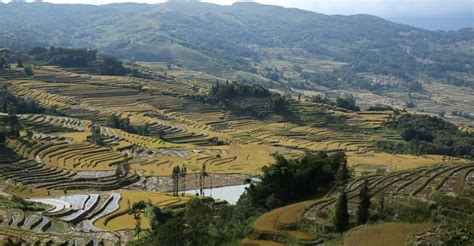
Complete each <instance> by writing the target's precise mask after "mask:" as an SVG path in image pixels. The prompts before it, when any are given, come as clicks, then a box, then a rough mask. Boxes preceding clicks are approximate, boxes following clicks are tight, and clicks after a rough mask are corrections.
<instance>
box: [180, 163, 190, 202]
mask: <svg viewBox="0 0 474 246" xmlns="http://www.w3.org/2000/svg"><path fill="white" fill-rule="evenodd" d="M186 175H188V170H187V169H186V167H185V166H183V167H182V168H181V175H180V177H182V178H183V196H184V195H185V194H186Z"/></svg>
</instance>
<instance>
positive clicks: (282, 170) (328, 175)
mask: <svg viewBox="0 0 474 246" xmlns="http://www.w3.org/2000/svg"><path fill="white" fill-rule="evenodd" d="M274 157H275V164H273V165H271V166H268V167H265V168H264V169H263V175H262V177H261V181H260V182H258V183H255V184H251V186H250V187H249V188H248V190H247V192H248V195H249V197H250V199H251V201H252V203H253V204H254V206H255V207H262V208H265V209H273V208H276V207H279V206H282V205H285V204H288V203H290V202H293V201H295V200H300V199H304V198H308V197H313V196H316V195H320V194H323V193H324V192H326V191H327V190H329V189H330V188H331V187H332V186H333V185H335V184H336V179H338V178H340V181H341V182H342V183H344V182H346V181H347V179H348V178H349V177H350V173H349V170H348V169H347V159H346V156H345V154H344V153H342V152H338V153H334V154H331V155H328V154H326V153H323V152H321V153H310V152H308V153H306V154H305V155H304V156H303V157H301V158H299V159H286V158H285V157H283V156H281V155H278V154H275V155H274Z"/></svg>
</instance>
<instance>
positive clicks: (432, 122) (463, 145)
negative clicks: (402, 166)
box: [379, 114, 474, 158]
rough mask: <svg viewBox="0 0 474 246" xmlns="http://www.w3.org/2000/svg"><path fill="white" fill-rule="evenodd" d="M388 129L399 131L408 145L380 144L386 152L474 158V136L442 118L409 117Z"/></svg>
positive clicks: (406, 116)
mask: <svg viewBox="0 0 474 246" xmlns="http://www.w3.org/2000/svg"><path fill="white" fill-rule="evenodd" d="M385 126H386V127H388V128H391V129H394V130H396V131H398V132H399V133H400V136H401V137H402V138H403V139H404V140H405V141H406V142H404V143H393V142H380V143H379V146H380V147H381V148H382V149H386V150H390V151H394V152H408V153H414V154H439V155H447V156H458V157H467V158H473V157H474V133H469V132H463V131H461V130H459V129H458V127H457V126H456V125H454V124H452V123H450V122H447V121H445V120H443V119H442V118H439V117H433V116H428V115H411V114H405V115H402V116H401V117H399V118H398V119H397V120H395V121H391V122H388V123H386V124H385Z"/></svg>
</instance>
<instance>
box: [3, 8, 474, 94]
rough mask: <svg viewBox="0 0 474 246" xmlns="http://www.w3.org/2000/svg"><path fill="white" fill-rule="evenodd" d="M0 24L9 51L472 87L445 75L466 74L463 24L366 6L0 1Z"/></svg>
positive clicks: (467, 33) (472, 35) (295, 83)
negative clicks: (387, 16)
mask: <svg viewBox="0 0 474 246" xmlns="http://www.w3.org/2000/svg"><path fill="white" fill-rule="evenodd" d="M0 30H1V31H0V36H1V39H0V44H1V45H0V46H3V47H6V48H10V49H13V50H17V49H23V50H25V49H28V48H32V47H34V46H50V45H51V46H61V47H87V48H95V49H98V50H99V51H102V52H106V53H110V54H114V55H116V56H119V57H122V58H128V59H134V60H139V61H161V62H167V63H171V64H179V65H182V66H185V67H188V68H191V69H194V70H198V71H202V72H206V73H210V74H213V75H226V76H227V77H232V76H234V77H235V76H236V72H237V71H243V72H245V74H246V76H244V77H245V78H247V77H248V74H257V75H261V76H263V77H265V78H268V79H270V80H272V81H274V82H276V84H278V85H282V84H283V85H285V84H289V85H290V86H292V87H297V88H307V87H312V86H313V85H314V84H316V85H321V86H325V87H338V86H340V84H342V85H344V84H348V85H350V86H351V87H363V88H368V89H372V90H374V89H377V88H379V87H383V86H380V85H378V84H377V83H374V82H373V81H371V80H368V79H364V76H363V75H362V73H374V74H383V75H391V76H395V77H397V78H401V79H403V80H404V81H407V83H411V82H413V81H416V80H417V79H416V77H417V76H419V75H420V74H427V75H428V76H429V77H433V78H436V79H440V80H441V81H443V82H445V83H450V84H456V85H463V86H473V84H472V80H470V79H466V78H465V76H464V77H463V76H460V75H459V74H456V75H455V74H454V73H463V74H466V73H467V74H469V75H470V76H472V73H473V69H472V67H473V66H474V64H473V62H472V61H473V60H474V54H473V52H472V49H469V47H470V46H471V47H472V44H473V42H474V32H473V30H472V29H462V30H459V31H451V32H442V31H438V32H433V31H427V30H423V29H418V28H414V27H410V26H407V25H401V24H396V23H393V22H390V21H387V20H384V19H382V18H378V17H375V16H369V15H353V16H340V15H332V16H329V15H323V14H318V13H314V12H309V11H304V10H299V9H288V8H283V7H277V6H267V5H260V4H256V3H236V4H233V5H231V6H220V5H214V4H208V3H199V2H195V3H176V2H171V3H163V4H155V5H148V4H131V3H126V4H110V5H103V6H94V5H61V4H48V3H34V4H33V3H30V4H27V3H14V4H2V6H1V8H0ZM321 60H323V61H337V62H339V63H337V64H336V65H335V64H331V65H330V66H329V67H328V70H326V71H314V68H313V69H311V66H312V65H314V63H311V61H313V62H315V61H321ZM281 62H288V63H290V64H291V66H286V65H288V64H284V65H285V66H281V64H280V65H279V63H281ZM293 65H295V66H294V67H293ZM341 65H343V66H341ZM334 70H336V71H334ZM241 77H242V76H241ZM341 78H342V79H341ZM250 80H252V81H253V82H256V81H255V79H250ZM257 82H258V81H257ZM415 87H416V86H415Z"/></svg>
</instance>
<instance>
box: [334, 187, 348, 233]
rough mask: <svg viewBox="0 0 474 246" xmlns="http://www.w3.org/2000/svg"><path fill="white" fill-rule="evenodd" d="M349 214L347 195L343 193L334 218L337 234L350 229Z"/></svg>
mask: <svg viewBox="0 0 474 246" xmlns="http://www.w3.org/2000/svg"><path fill="white" fill-rule="evenodd" d="M349 218H350V215H349V212H348V208H347V194H346V192H345V191H343V192H341V194H340V195H339V198H338V201H337V203H336V214H335V216H334V229H335V230H336V232H339V233H343V232H345V231H346V230H347V229H349Z"/></svg>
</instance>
